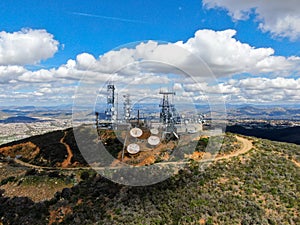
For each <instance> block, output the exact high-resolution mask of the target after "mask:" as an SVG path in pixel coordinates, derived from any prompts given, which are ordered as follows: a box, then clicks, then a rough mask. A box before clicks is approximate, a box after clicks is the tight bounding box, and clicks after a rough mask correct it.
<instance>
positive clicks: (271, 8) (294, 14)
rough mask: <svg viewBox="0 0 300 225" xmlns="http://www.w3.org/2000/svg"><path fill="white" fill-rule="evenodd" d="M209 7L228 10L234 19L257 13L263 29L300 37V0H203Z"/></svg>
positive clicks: (290, 36)
mask: <svg viewBox="0 0 300 225" xmlns="http://www.w3.org/2000/svg"><path fill="white" fill-rule="evenodd" d="M203 5H204V6H205V7H206V8H208V9H211V8H223V9H226V10H228V13H229V15H230V16H231V17H232V18H233V19H234V20H247V19H249V16H250V15H251V14H252V15H255V17H256V19H257V20H258V21H259V22H260V23H259V28H260V29H261V30H262V31H265V32H266V31H269V32H271V34H273V35H274V36H276V37H288V38H290V39H291V40H296V39H298V38H300V7H299V1H298V0H286V1H282V0H272V1H240V0H223V1H218V0H203Z"/></svg>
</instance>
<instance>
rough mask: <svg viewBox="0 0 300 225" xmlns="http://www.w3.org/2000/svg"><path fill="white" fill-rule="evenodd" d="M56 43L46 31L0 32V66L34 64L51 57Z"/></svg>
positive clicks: (56, 46) (55, 50) (56, 48)
mask: <svg viewBox="0 0 300 225" xmlns="http://www.w3.org/2000/svg"><path fill="white" fill-rule="evenodd" d="M58 45H59V43H58V41H56V40H55V39H54V37H53V35H52V34H50V33H48V32H47V31H46V30H32V29H22V30H21V31H18V32H13V33H7V32H5V31H2V32H0V65H27V64H36V63H39V62H40V61H41V60H45V59H48V58H50V57H52V56H53V55H54V54H55V53H56V52H57V50H58Z"/></svg>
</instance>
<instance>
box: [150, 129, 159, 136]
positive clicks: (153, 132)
mask: <svg viewBox="0 0 300 225" xmlns="http://www.w3.org/2000/svg"><path fill="white" fill-rule="evenodd" d="M150 132H151V134H155V135H156V134H158V133H159V131H158V129H156V128H152V129H150Z"/></svg>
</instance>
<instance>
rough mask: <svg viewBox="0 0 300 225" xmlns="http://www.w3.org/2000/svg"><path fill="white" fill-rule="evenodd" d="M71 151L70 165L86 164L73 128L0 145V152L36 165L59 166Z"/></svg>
mask: <svg viewBox="0 0 300 225" xmlns="http://www.w3.org/2000/svg"><path fill="white" fill-rule="evenodd" d="M67 146H69V147H70V149H71V151H72V154H73V155H72V158H71V163H70V164H71V165H70V166H72V165H73V164H75V165H77V166H78V165H81V166H82V165H87V164H86V162H85V160H84V159H83V157H82V156H81V154H80V151H79V149H78V147H77V145H76V140H75V138H74V134H73V130H72V129H67V130H64V131H63V130H59V131H54V132H50V133H47V134H43V135H37V136H33V137H29V138H26V139H23V140H19V141H14V142H11V143H7V144H4V145H1V146H0V153H1V154H2V155H4V156H10V157H12V158H14V157H16V156H19V157H20V158H21V160H22V161H24V162H28V163H31V164H33V165H38V166H49V167H60V166H61V164H62V163H63V162H64V161H65V159H66V158H67V157H68V151H67Z"/></svg>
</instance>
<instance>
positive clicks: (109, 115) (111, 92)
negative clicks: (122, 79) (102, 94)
mask: <svg viewBox="0 0 300 225" xmlns="http://www.w3.org/2000/svg"><path fill="white" fill-rule="evenodd" d="M115 110H116V109H115V85H113V84H108V85H107V102H106V111H105V115H106V120H112V119H113V116H114V114H115Z"/></svg>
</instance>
